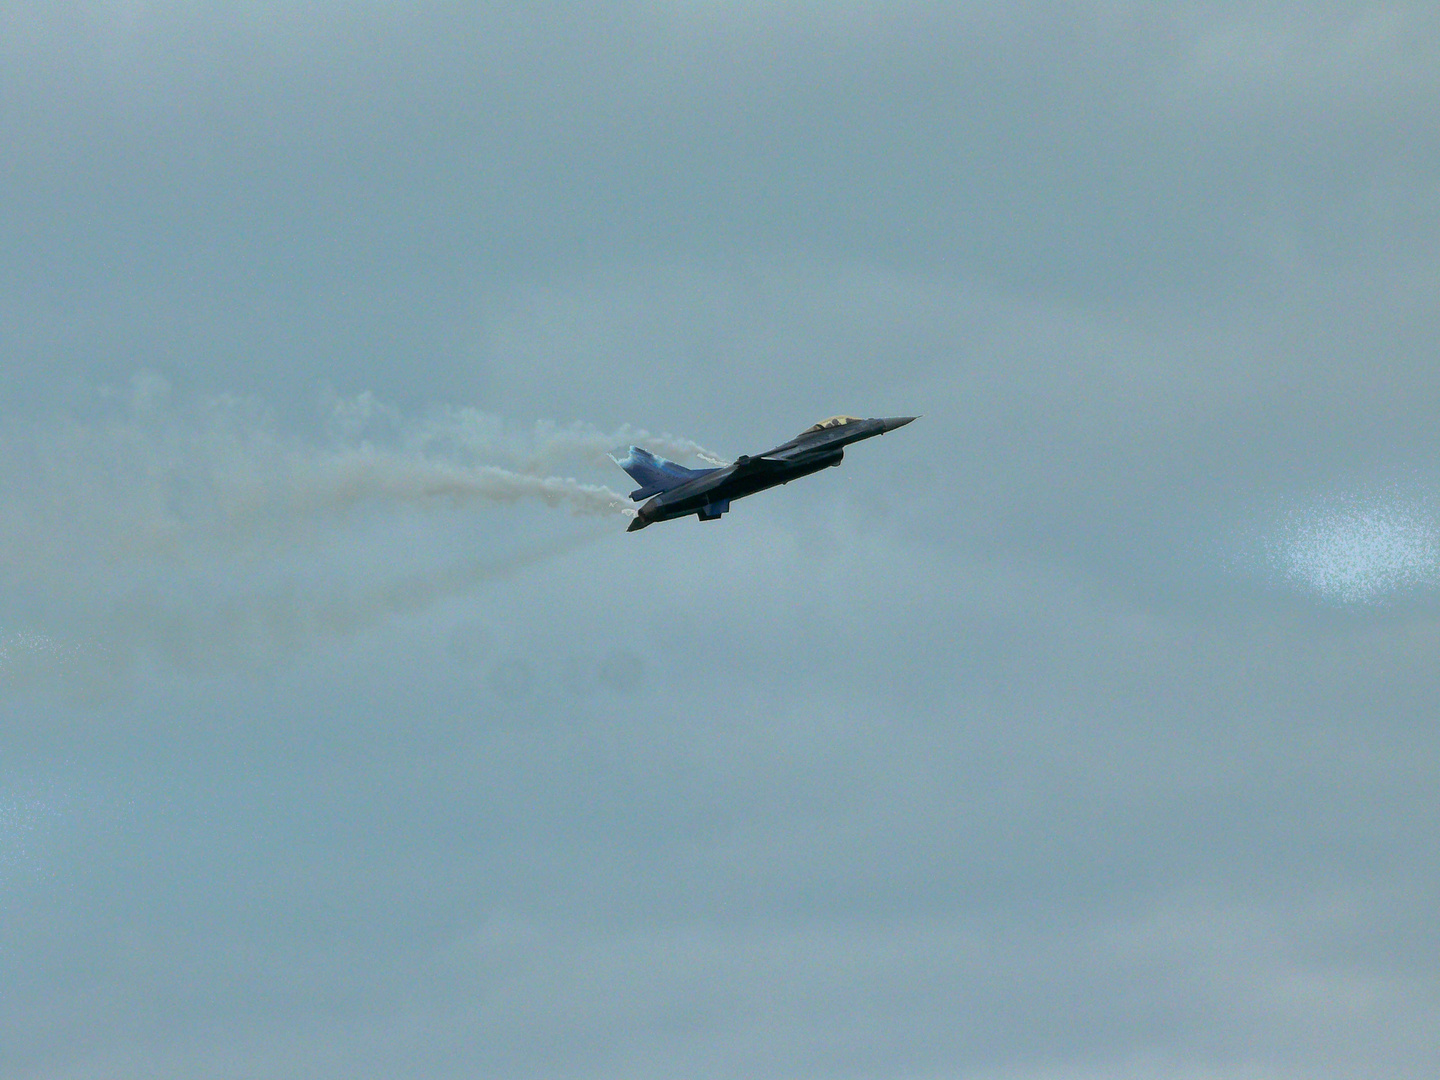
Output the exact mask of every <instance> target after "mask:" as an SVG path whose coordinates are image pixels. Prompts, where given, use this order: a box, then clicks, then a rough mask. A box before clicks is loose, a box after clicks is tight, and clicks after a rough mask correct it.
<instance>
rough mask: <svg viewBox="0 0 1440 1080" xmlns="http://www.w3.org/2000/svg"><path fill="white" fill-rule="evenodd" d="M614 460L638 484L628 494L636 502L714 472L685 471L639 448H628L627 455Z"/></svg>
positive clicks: (671, 462)
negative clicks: (638, 485)
mask: <svg viewBox="0 0 1440 1080" xmlns="http://www.w3.org/2000/svg"><path fill="white" fill-rule="evenodd" d="M614 460H615V464H617V465H619V466H620V467H621V468H622V469H624V470H625V471H626V472H627V473H629V474H630V476H631V478H632V479H633V480H635V481H637V482H638V483H639V484H640V487H638V488H636V489H635V490H634V491H632V492H631V493H630V498H632V499H634V500H635V501H636V502H640V501H641V500H642V499H648V498H650V496H652V495H658V494H660V492H662V491H669V490H670V489H671V488H675V487H679V486H680V485H681V484H683V483H685V481H687V480H693V479H695V477H697V476H704V475H705V474H706V473H710V472H714V471H715V470H714V469H687V468H685V466H683V465H676V464H675V462H673V461H667V460H666V459H665V458H662V457H659V456H657V455H655V454H652V453H650V451H649V450H646V449H644V448H643V447H639V446H632V447H630V453H629V454H627V455H626V456H625V457H623V458H615V459H614Z"/></svg>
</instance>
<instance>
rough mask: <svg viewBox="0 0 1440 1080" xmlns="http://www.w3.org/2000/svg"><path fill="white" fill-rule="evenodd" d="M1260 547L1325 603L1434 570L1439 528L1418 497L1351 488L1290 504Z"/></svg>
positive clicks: (1419, 583) (1388, 591)
mask: <svg viewBox="0 0 1440 1080" xmlns="http://www.w3.org/2000/svg"><path fill="white" fill-rule="evenodd" d="M1266 554H1267V558H1268V561H1269V563H1270V565H1271V566H1272V567H1273V568H1274V569H1275V570H1276V571H1278V572H1279V573H1280V575H1281V576H1282V577H1283V578H1284V580H1285V581H1286V582H1287V583H1289V584H1290V585H1292V586H1294V587H1295V588H1297V589H1300V590H1302V591H1304V592H1308V593H1311V594H1313V595H1316V596H1318V597H1320V598H1322V599H1324V600H1327V601H1330V602H1332V603H1340V604H1373V603H1379V602H1381V601H1383V600H1385V599H1388V598H1389V597H1391V596H1393V595H1395V594H1396V593H1401V592H1407V591H1410V590H1413V589H1417V588H1422V587H1425V586H1427V585H1431V584H1433V583H1435V582H1436V580H1437V578H1440V528H1437V525H1436V521H1435V515H1434V514H1433V513H1431V512H1430V511H1429V510H1428V509H1427V508H1426V507H1425V506H1424V504H1423V503H1421V502H1419V501H1418V500H1414V499H1406V498H1404V497H1401V496H1399V495H1396V494H1393V493H1392V494H1389V495H1380V496H1375V495H1369V494H1365V495H1350V496H1344V497H1341V498H1339V499H1336V500H1332V501H1330V502H1321V503H1315V504H1312V505H1311V506H1309V507H1306V508H1304V509H1300V510H1296V511H1294V512H1292V513H1291V514H1290V515H1289V516H1288V518H1287V519H1286V521H1285V522H1284V524H1283V525H1282V527H1281V528H1280V529H1279V530H1278V531H1277V532H1276V534H1274V535H1273V536H1272V537H1271V538H1270V539H1269V541H1268V542H1267V543H1266Z"/></svg>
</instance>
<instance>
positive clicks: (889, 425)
mask: <svg viewBox="0 0 1440 1080" xmlns="http://www.w3.org/2000/svg"><path fill="white" fill-rule="evenodd" d="M914 419H915V417H913V416H887V417H885V419H884V420H882V421H881V423H882V424H884V425H885V426H884V428H883V429H882V430H881V434H882V435H883V434H884V433H885V432H886V431H894V430H895V429H896V428H897V427H904V426H905V425H906V424H908V423H910V421H911V420H914Z"/></svg>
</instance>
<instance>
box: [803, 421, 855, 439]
mask: <svg viewBox="0 0 1440 1080" xmlns="http://www.w3.org/2000/svg"><path fill="white" fill-rule="evenodd" d="M859 419H860V417H858V416H832V417H830V419H828V420H821V421H820V422H819V423H818V424H811V425H810V426H809V427H807V428H806V429H805V430H804V431H802V432H801V433H800V434H801V435H809V434H810V432H812V431H822V430H824V429H825V428H829V427H839V426H840V425H841V424H853V423H854V422H855V421H856V420H859Z"/></svg>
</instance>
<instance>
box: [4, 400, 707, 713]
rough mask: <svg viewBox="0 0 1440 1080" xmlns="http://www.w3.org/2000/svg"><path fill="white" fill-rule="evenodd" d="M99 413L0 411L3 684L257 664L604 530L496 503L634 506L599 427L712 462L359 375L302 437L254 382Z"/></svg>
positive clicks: (600, 511) (583, 512)
mask: <svg viewBox="0 0 1440 1080" xmlns="http://www.w3.org/2000/svg"><path fill="white" fill-rule="evenodd" d="M94 411H95V410H94V409H92V412H94ZM98 412H99V415H98V416H92V417H91V418H88V419H86V418H81V417H78V416H76V415H66V416H58V417H51V418H48V419H46V420H34V419H30V420H24V421H21V420H10V421H0V500H3V503H0V505H3V506H4V513H3V514H0V585H3V587H4V589H5V595H4V596H3V597H0V640H3V641H4V642H6V643H7V644H6V646H5V647H4V648H0V685H3V686H8V687H10V688H11V689H12V690H13V689H16V688H19V689H22V690H23V689H33V688H36V687H43V686H45V685H53V684H59V683H64V684H66V685H73V686H80V687H83V686H84V685H86V684H87V682H88V683H89V684H94V683H95V682H96V681H97V679H99V680H101V681H105V680H110V681H113V680H114V679H115V678H116V677H117V676H116V673H117V672H119V673H120V675H121V676H123V673H124V671H125V670H126V668H127V667H128V666H129V665H130V664H132V663H133V662H135V661H136V660H137V659H139V658H141V657H147V656H148V657H151V658H158V659H161V660H164V661H167V662H170V663H172V664H174V665H176V666H179V667H181V668H186V669H191V668H198V669H207V668H214V667H224V666H229V665H232V664H241V665H244V664H252V663H268V662H271V661H273V660H276V659H278V658H282V657H284V656H285V655H287V654H288V653H290V652H292V651H293V650H294V649H295V648H296V647H297V646H300V645H303V644H304V643H305V642H307V641H310V640H315V639H320V638H325V637H331V636H337V635H344V634H348V633H353V632H355V631H357V630H359V629H363V628H365V627H367V626H370V625H374V624H375V623H376V622H378V621H381V620H384V619H386V618H389V617H393V616H395V615H400V614H405V613H410V612H414V611H417V610H420V609H422V608H423V607H425V606H426V605H428V604H431V603H434V602H435V601H437V600H439V599H443V598H445V597H447V596H455V595H460V594H463V593H465V592H468V591H470V590H473V589H474V588H475V587H476V586H477V585H478V584H479V583H480V582H482V581H484V580H486V579H488V578H491V577H494V576H496V575H499V574H504V573H509V572H513V571H515V570H517V569H518V568H520V567H522V566H524V565H528V564H531V563H533V562H535V561H537V560H544V559H552V558H558V557H561V556H562V555H563V554H564V553H565V552H566V551H568V550H570V549H572V548H574V547H575V546H576V544H578V543H591V542H594V541H596V540H598V539H600V538H602V537H604V536H606V535H608V534H609V533H610V532H612V531H613V532H615V533H617V534H618V533H619V532H620V531H623V530H619V529H612V528H604V529H601V530H598V531H597V530H594V529H586V530H583V531H582V532H581V533H580V534H577V535H576V536H565V537H561V538H560V539H558V540H555V539H551V540H550V541H547V542H546V543H545V544H536V543H524V542H523V541H521V540H520V539H518V538H522V537H524V536H526V535H530V533H533V529H532V530H530V532H529V533H527V532H526V531H525V530H523V529H516V528H515V527H513V525H514V523H513V522H511V521H509V520H508V519H507V518H506V517H504V516H503V515H505V514H512V513H514V512H519V511H506V510H504V509H503V508H504V507H507V506H512V505H519V506H523V505H524V504H527V503H530V504H535V505H540V506H547V507H553V508H556V509H563V510H567V511H569V513H570V514H572V515H580V516H589V517H595V518H599V519H602V520H603V519H605V518H611V519H612V520H613V519H619V518H623V517H624V516H625V515H628V514H633V510H632V509H631V504H630V502H629V500H628V499H627V498H626V497H625V496H624V495H622V494H621V493H619V492H617V491H614V490H612V489H611V488H609V487H607V486H605V484H604V483H603V482H600V481H602V480H603V479H604V478H605V477H606V476H607V475H608V474H609V473H613V471H614V465H613V463H612V462H611V461H610V460H609V458H608V457H606V456H605V455H606V452H607V451H609V450H612V449H615V448H616V447H617V446H620V445H624V444H626V443H628V442H638V441H644V442H646V443H647V445H650V446H652V447H654V448H656V449H657V450H660V451H663V452H665V453H668V454H673V455H676V456H684V455H686V454H690V455H694V456H696V457H700V458H703V459H705V460H718V459H717V458H715V456H714V455H712V454H709V453H708V452H707V451H705V450H704V449H703V448H702V447H699V446H697V445H696V444H694V443H691V442H689V441H687V440H684V439H679V438H674V437H669V436H663V435H662V436H655V435H652V434H650V433H647V432H643V431H639V430H637V429H633V428H629V427H622V428H620V429H618V430H616V431H612V432H608V433H607V432H604V431H602V430H600V429H598V428H595V427H593V426H588V425H582V424H573V425H569V426H562V425H557V424H553V423H539V424H535V425H533V426H529V427H521V426H518V425H514V424H511V423H508V422H506V421H504V420H502V419H500V418H498V417H495V416H492V415H488V414H484V413H481V412H479V411H477V410H473V409H443V410H436V411H434V412H432V413H430V414H428V415H425V416H423V417H420V418H409V417H406V416H404V415H402V414H401V413H400V412H399V411H398V410H396V409H394V408H392V407H390V406H388V405H386V404H385V403H383V402H380V401H378V400H377V399H375V398H374V397H373V396H372V395H369V394H362V395H359V396H358V397H355V398H350V399H345V400H341V399H332V400H331V401H330V402H328V403H327V405H326V407H325V410H324V413H323V415H322V416H321V417H320V418H319V421H320V422H319V423H318V424H316V426H315V432H314V434H312V436H310V437H308V438H306V437H302V436H301V435H298V434H295V433H290V432H285V431H282V430H280V428H279V426H278V425H277V424H276V422H275V420H274V418H273V417H272V416H271V415H270V414H269V411H268V410H267V409H266V408H265V406H264V404H263V403H261V402H257V401H254V400H250V399H242V398H233V397H218V398H211V399H207V400H203V401H190V402H176V401H174V400H172V394H171V392H170V389H169V387H168V386H167V385H166V384H165V383H164V381H163V380H160V379H158V378H156V377H154V376H150V375H142V376H138V377H137V378H136V379H135V380H134V383H133V385H132V387H131V390H130V393H129V394H128V395H127V396H126V397H125V398H123V399H121V400H118V401H116V400H114V399H111V400H110V401H109V402H106V403H104V404H103V406H102V407H101V408H100V409H99V410H98ZM602 469H603V470H604V471H601V470H602ZM587 470H588V471H593V472H594V473H595V474H596V475H595V476H594V477H587V476H586V475H585V473H586V471H587ZM480 511H486V513H485V514H482V515H481V516H478V517H477V516H476V515H477V513H478V512H480ZM494 515H502V516H494ZM486 521H491V522H493V528H491V529H489V530H486V529H484V528H483V525H484V523H485V522H486ZM477 524H479V525H481V526H482V527H481V528H480V530H479V532H478V534H477V532H476V525H477ZM447 530H448V531H447ZM457 530H462V531H463V534H464V535H463V546H462V545H459V544H457V541H456V540H455V538H454V537H455V533H456V532H457ZM457 547H458V548H459V550H457ZM477 551H478V552H479V554H477V553H476V552H477Z"/></svg>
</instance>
